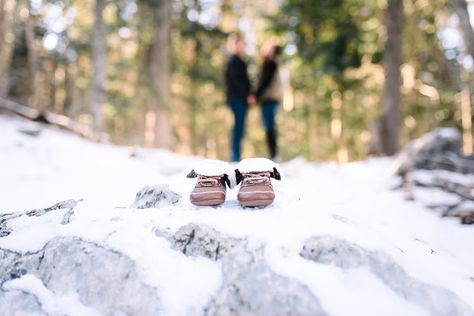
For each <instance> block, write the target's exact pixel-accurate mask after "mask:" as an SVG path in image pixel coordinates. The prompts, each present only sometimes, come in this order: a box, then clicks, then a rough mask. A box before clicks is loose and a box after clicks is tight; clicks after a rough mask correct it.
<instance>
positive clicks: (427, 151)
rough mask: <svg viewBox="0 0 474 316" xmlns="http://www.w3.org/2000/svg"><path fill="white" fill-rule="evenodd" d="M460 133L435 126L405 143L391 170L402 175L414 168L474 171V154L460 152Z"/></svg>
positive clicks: (452, 129) (462, 171) (453, 129)
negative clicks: (468, 155)
mask: <svg viewBox="0 0 474 316" xmlns="http://www.w3.org/2000/svg"><path fill="white" fill-rule="evenodd" d="M460 152H461V134H460V133H459V131H458V130H457V129H455V128H437V129H435V130H433V131H431V132H430V133H428V134H426V135H424V136H422V137H420V138H419V139H416V140H414V141H412V142H410V143H409V144H407V145H406V146H405V147H404V148H403V150H402V151H401V152H400V153H399V154H398V157H397V159H396V160H395V162H394V164H393V166H392V170H393V172H394V173H397V174H400V175H403V174H406V173H407V172H410V171H412V170H415V169H429V170H432V169H446V170H450V171H456V172H461V173H474V156H471V157H463V156H462V155H461V154H460Z"/></svg>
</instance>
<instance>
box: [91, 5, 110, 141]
mask: <svg viewBox="0 0 474 316" xmlns="http://www.w3.org/2000/svg"><path fill="white" fill-rule="evenodd" d="M105 6H106V0H96V5H95V14H94V17H95V21H94V31H93V32H92V66H93V74H92V83H91V95H90V97H91V112H92V120H93V124H92V125H93V129H94V131H96V132H98V133H100V132H103V130H104V114H103V109H102V107H103V104H104V102H105V101H106V99H107V95H106V91H105V80H106V50H107V41H106V25H105V23H104V18H103V12H104V8H105Z"/></svg>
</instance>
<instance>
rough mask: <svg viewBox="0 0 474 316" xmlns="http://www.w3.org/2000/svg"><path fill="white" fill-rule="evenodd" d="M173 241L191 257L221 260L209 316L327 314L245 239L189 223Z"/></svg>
mask: <svg viewBox="0 0 474 316" xmlns="http://www.w3.org/2000/svg"><path fill="white" fill-rule="evenodd" d="M172 242H173V247H175V248H176V249H178V250H180V251H182V252H183V253H184V254H186V255H188V256H203V257H206V258H209V259H211V260H221V261H222V272H223V284H222V286H221V288H220V289H219V291H218V292H217V293H216V295H215V296H214V298H213V300H212V301H211V302H210V304H209V306H208V307H207V309H206V315H219V316H226V315H259V316H266V315H268V316H278V315H326V312H325V311H324V310H323V309H322V307H321V305H320V303H319V301H318V299H317V298H316V297H315V296H314V295H313V294H312V293H311V291H310V290H309V289H308V288H307V287H306V286H304V285H302V284H300V283H298V282H296V281H295V280H292V279H289V278H286V277H283V276H280V275H278V274H276V273H275V272H273V271H272V269H271V268H270V267H269V265H268V263H267V262H266V260H265V258H264V255H263V250H262V249H260V250H256V251H249V250H247V248H246V244H247V242H246V240H244V239H237V238H233V237H229V236H227V235H225V234H222V233H220V232H218V231H216V230H215V229H213V228H210V227H207V226H204V225H196V224H189V225H186V226H183V227H181V228H180V229H179V230H178V231H177V232H176V233H175V235H174V236H173V239H172Z"/></svg>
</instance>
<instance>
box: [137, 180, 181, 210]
mask: <svg viewBox="0 0 474 316" xmlns="http://www.w3.org/2000/svg"><path fill="white" fill-rule="evenodd" d="M180 200H181V195H179V194H178V193H176V192H174V191H172V190H170V188H169V187H168V185H166V184H159V185H154V186H146V187H144V188H143V189H141V190H140V191H139V192H138V193H137V195H136V197H135V201H134V202H133V204H132V205H131V206H130V208H135V209H145V208H156V207H160V206H162V205H169V204H176V203H178V202H179V201H180Z"/></svg>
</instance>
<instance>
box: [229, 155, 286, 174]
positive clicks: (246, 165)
mask: <svg viewBox="0 0 474 316" xmlns="http://www.w3.org/2000/svg"><path fill="white" fill-rule="evenodd" d="M273 168H276V169H277V170H280V169H279V166H278V164H276V163H275V162H273V161H271V160H270V159H267V158H262V157H256V158H246V159H242V161H240V162H239V163H238V165H237V169H239V171H240V172H242V173H245V172H253V171H273Z"/></svg>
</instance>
